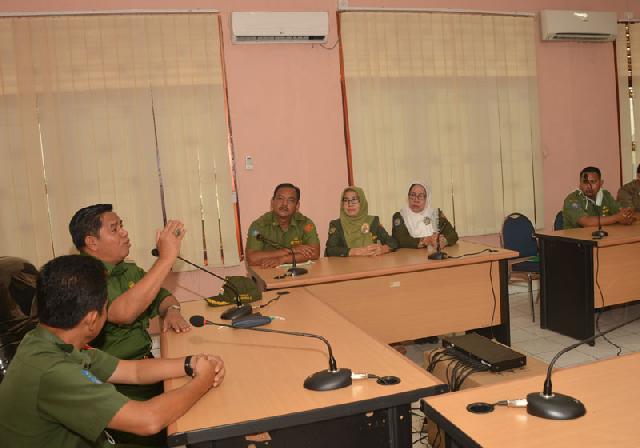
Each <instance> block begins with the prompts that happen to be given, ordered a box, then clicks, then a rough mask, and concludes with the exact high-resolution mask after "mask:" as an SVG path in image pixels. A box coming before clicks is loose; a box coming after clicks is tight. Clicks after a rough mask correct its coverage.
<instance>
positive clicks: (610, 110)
mask: <svg viewBox="0 0 640 448" xmlns="http://www.w3.org/2000/svg"><path fill="white" fill-rule="evenodd" d="M338 4H340V5H341V7H344V6H348V7H375V8H447V9H468V10H491V11H514V6H516V5H517V6H518V7H519V8H522V9H518V11H515V12H533V13H536V12H538V11H539V10H541V9H546V8H548V9H582V10H602V11H616V12H617V13H618V17H620V18H626V17H628V16H627V15H626V13H627V12H630V13H631V14H632V17H640V3H639V2H636V1H632V0H582V1H578V0H544V1H543V0H529V1H520V2H513V1H509V0H466V1H462V0H458V1H455V0H396V1H388V0H387V1H384V0H340V1H338V0H307V1H303V0H289V1H275V0H271V1H270V0H243V1H230V0H225V1H223V0H154V1H149V0H117V1H115V0H111V1H107V0H29V1H28V2H25V1H23V0H3V1H2V2H0V12H4V13H13V12H23V11H25V12H41V11H88V10H130V9H182V10H184V9H187V8H188V9H198V8H208V9H216V10H219V11H220V12H221V16H222V23H223V33H224V51H225V64H226V73H227V81H228V87H229V108H230V114H231V124H232V127H233V139H234V151H235V159H236V166H237V168H236V174H237V185H238V197H239V207H240V214H241V226H242V231H243V233H245V234H246V231H247V228H248V227H249V224H250V223H251V221H252V220H253V219H255V217H257V216H258V215H260V214H261V213H263V212H264V211H265V210H266V209H267V208H268V205H269V199H270V197H271V193H272V190H273V187H274V186H275V185H276V184H277V183H280V182H286V181H291V182H293V183H296V184H298V185H299V186H300V187H301V188H302V200H301V211H302V212H303V213H305V214H308V215H309V216H310V217H312V218H313V219H314V221H315V222H316V224H317V225H318V231H319V233H320V237H321V239H322V241H323V243H324V240H325V239H326V233H327V225H328V222H329V220H330V219H333V218H334V217H335V216H336V215H337V213H338V210H337V205H338V196H339V192H340V190H341V188H342V187H343V186H344V185H345V184H346V183H347V163H346V149H345V142H344V128H343V113H342V102H341V89H340V64H339V52H338V47H337V46H336V47H335V48H333V49H331V50H329V49H325V48H322V47H320V46H319V45H307V44H275V45H269V44H267V45H237V44H232V43H231V41H230V34H231V33H230V30H229V21H230V12H231V11H239V10H246V11H301V10H311V11H328V12H329V18H330V30H331V31H330V36H329V39H328V41H329V42H328V46H329V47H330V46H332V45H333V44H334V43H335V42H336V38H337V37H336V14H335V12H336V8H337V6H338ZM614 61H615V57H614V47H613V44H611V43H600V44H596V43H587V44H585V43H556V42H552V43H546V42H545V43H543V42H538V43H537V64H538V80H539V81H538V84H539V95H540V126H541V142H542V148H541V151H542V154H543V170H544V171H543V172H544V211H545V224H546V226H547V227H550V226H551V224H552V222H553V217H554V216H555V213H556V212H557V211H558V210H559V209H560V207H561V205H562V200H563V198H564V196H565V195H566V194H567V192H568V191H569V190H571V189H573V188H575V187H576V185H577V181H578V172H579V170H580V169H581V168H582V167H584V166H586V165H596V166H599V167H600V168H601V169H602V170H603V176H604V178H605V183H606V185H605V187H608V188H609V189H610V190H612V191H613V192H614V193H615V191H616V190H617V188H618V187H619V185H620V154H619V145H618V123H617V95H616V79H615V78H616V75H615V65H614ZM245 156H251V157H252V158H253V163H254V168H253V170H250V171H249V170H246V169H245V167H244V160H245ZM374 212H375V211H374ZM244 237H245V235H243V238H244ZM489 241H496V239H495V238H494V239H493V240H489ZM218 272H219V273H220V274H227V273H242V272H244V269H243V267H238V268H233V269H220V270H219V271H218ZM170 285H171V289H172V290H174V289H177V290H178V291H179V293H178V295H179V296H180V297H182V298H188V297H195V296H198V295H199V294H205V295H206V294H209V293H211V292H213V291H214V290H215V289H217V288H218V287H219V282H217V281H211V280H210V279H206V280H205V279H202V278H201V276H200V274H196V273H187V274H179V275H176V276H174V278H172V279H171V282H170Z"/></svg>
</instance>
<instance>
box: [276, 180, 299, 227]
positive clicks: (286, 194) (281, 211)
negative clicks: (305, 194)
mask: <svg viewBox="0 0 640 448" xmlns="http://www.w3.org/2000/svg"><path fill="white" fill-rule="evenodd" d="M299 205H300V204H299V203H298V198H297V197H296V190H294V189H293V188H289V187H282V188H279V189H278V190H277V191H276V195H275V196H274V198H273V199H271V211H273V213H275V214H276V215H277V216H278V217H280V218H289V219H290V218H291V217H292V216H293V214H294V213H295V212H297V211H298V207H299Z"/></svg>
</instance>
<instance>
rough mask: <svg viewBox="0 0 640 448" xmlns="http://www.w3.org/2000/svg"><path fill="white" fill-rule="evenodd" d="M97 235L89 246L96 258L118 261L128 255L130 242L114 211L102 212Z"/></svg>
mask: <svg viewBox="0 0 640 448" xmlns="http://www.w3.org/2000/svg"><path fill="white" fill-rule="evenodd" d="M101 218H102V225H101V226H100V232H99V234H98V235H99V237H98V238H94V239H93V240H92V242H91V243H90V244H91V248H92V249H93V254H92V255H94V256H95V257H96V258H98V259H100V260H102V261H106V262H107V263H112V264H116V263H120V262H121V261H122V260H124V259H125V257H126V256H127V255H129V248H130V247H131V242H130V241H129V233H128V232H127V231H126V230H125V229H124V227H123V226H122V220H121V219H120V217H119V216H118V215H117V214H115V213H114V212H106V213H103V214H102V216H101Z"/></svg>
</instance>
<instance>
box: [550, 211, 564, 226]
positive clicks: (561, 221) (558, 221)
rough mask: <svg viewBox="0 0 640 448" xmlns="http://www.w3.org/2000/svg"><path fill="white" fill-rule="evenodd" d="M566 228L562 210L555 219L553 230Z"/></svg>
mask: <svg viewBox="0 0 640 448" xmlns="http://www.w3.org/2000/svg"><path fill="white" fill-rule="evenodd" d="M562 229H564V218H563V217H562V210H560V211H559V212H558V213H557V214H556V219H554V220H553V230H562Z"/></svg>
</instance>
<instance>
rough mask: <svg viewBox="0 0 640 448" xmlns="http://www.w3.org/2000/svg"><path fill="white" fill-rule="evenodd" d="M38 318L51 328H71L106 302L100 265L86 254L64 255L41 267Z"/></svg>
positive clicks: (101, 266) (38, 281) (38, 285)
mask: <svg viewBox="0 0 640 448" xmlns="http://www.w3.org/2000/svg"><path fill="white" fill-rule="evenodd" d="M36 296H37V304H38V317H39V318H40V322H42V323H43V324H45V325H48V326H50V327H54V328H62V329H66V330H68V329H70V328H73V327H75V326H76V325H78V323H79V322H80V321H81V320H82V319H83V318H84V317H85V316H86V315H87V313H89V312H90V311H97V312H98V313H101V312H102V310H103V308H104V304H105V303H106V301H107V274H106V270H105V267H104V265H103V264H102V262H101V261H100V260H98V259H96V258H93V257H89V256H86V255H63V256H61V257H57V258H54V259H53V260H51V261H49V262H48V263H46V264H45V265H44V266H42V269H41V270H40V274H39V275H38V280H37V282H36Z"/></svg>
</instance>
